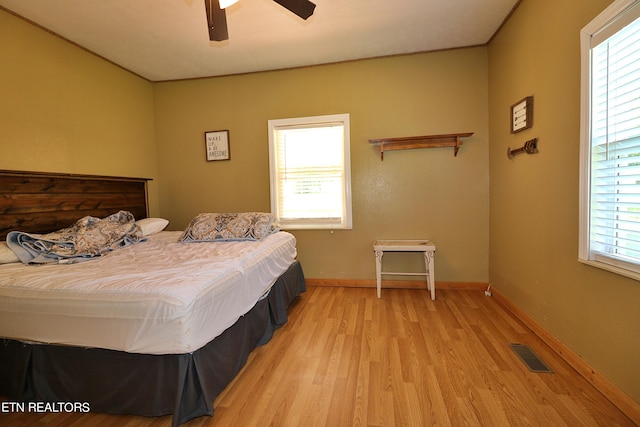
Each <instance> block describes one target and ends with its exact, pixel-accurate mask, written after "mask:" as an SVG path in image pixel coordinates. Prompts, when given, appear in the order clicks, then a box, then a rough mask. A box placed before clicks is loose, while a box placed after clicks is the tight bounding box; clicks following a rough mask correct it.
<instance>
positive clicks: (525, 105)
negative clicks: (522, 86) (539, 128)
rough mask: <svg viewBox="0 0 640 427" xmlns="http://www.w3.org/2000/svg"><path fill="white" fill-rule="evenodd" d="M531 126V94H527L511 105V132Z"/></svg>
mask: <svg viewBox="0 0 640 427" xmlns="http://www.w3.org/2000/svg"><path fill="white" fill-rule="evenodd" d="M532 126H533V96H527V97H526V98H524V99H521V100H520V101H518V102H516V103H515V104H513V105H512V106H511V133H517V132H520V131H523V130H525V129H529V128H530V127H532Z"/></svg>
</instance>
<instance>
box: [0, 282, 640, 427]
mask: <svg viewBox="0 0 640 427" xmlns="http://www.w3.org/2000/svg"><path fill="white" fill-rule="evenodd" d="M375 294H376V293H375V289H362V288H336V287H310V288H309V289H308V291H307V292H306V293H305V294H303V295H302V296H301V297H300V298H299V299H298V300H297V301H296V302H294V304H293V305H292V307H291V308H290V318H289V322H288V323H287V324H286V325H285V326H284V327H282V328H281V329H280V330H278V331H277V332H276V333H275V335H274V337H273V339H272V340H271V341H270V342H269V343H267V344H266V345H264V346H262V347H260V348H258V349H256V350H254V352H253V353H252V354H251V355H250V357H249V361H248V363H247V365H246V366H245V367H244V369H243V370H242V371H241V372H240V374H239V375H238V376H237V377H236V379H235V380H234V381H233V382H232V383H231V384H230V385H229V386H228V387H227V388H226V389H225V390H224V392H223V393H222V394H221V395H220V396H219V397H218V399H217V400H216V402H215V413H214V415H213V417H201V418H198V419H195V420H192V421H190V422H189V423H187V424H184V426H185V427H204V426H216V427H218V426H305V427H306V426H332V427H333V426H362V427H364V426H411V427H413V426H436V425H437V426H465V425H466V426H632V425H634V424H633V423H632V422H631V420H629V419H628V418H627V417H626V416H625V415H624V414H623V413H622V412H620V411H619V410H618V409H617V408H616V407H615V406H613V405H612V404H611V403H610V402H609V401H608V400H607V399H606V398H605V397H603V396H602V395H601V394H600V393H599V392H598V391H597V390H596V389H594V388H593V386H591V384H589V383H588V382H587V381H585V380H584V379H582V378H581V377H580V376H579V375H578V374H577V373H576V372H575V371H574V370H573V369H572V368H570V367H569V366H568V365H567V364H566V363H565V362H564V361H563V360H562V359H560V358H559V357H558V356H557V355H556V354H555V353H553V352H552V351H551V350H550V349H549V348H548V347H547V346H546V345H545V344H544V343H542V342H541V341H540V340H539V339H538V338H537V337H536V336H534V335H533V334H532V333H531V332H530V331H529V330H528V329H527V328H526V327H525V326H524V325H523V324H521V323H520V322H519V321H518V320H516V319H514V318H513V317H512V316H511V315H510V314H508V313H507V312H505V310H503V309H502V308H501V306H500V305H498V304H497V303H496V302H495V300H493V299H491V298H487V297H485V296H484V294H483V292H479V291H464V290H438V293H437V297H436V298H437V299H436V300H435V301H431V300H430V299H429V294H428V292H427V291H424V290H401V289H385V290H383V298H382V299H378V298H376V295H375ZM514 342H515V343H522V344H527V345H529V346H530V347H531V348H532V349H533V350H534V352H535V353H536V354H538V355H539V356H540V357H541V358H542V359H543V361H544V362H545V363H546V364H547V365H548V366H549V367H550V368H551V369H553V371H554V373H544V374H541V373H532V372H530V371H529V370H528V369H527V368H526V366H525V365H524V364H523V363H522V362H521V361H520V359H518V357H517V356H516V355H515V354H514V353H513V352H512V351H511V349H510V348H509V343H514ZM0 425H2V426H10V427H13V426H23V425H29V426H48V427H57V426H74V427H83V426H91V427H94V426H104V427H108V426H114V427H115V426H118V427H120V426H130V427H152V426H163V427H164V426H169V425H171V419H170V417H159V418H144V417H136V416H116V415H106V414H15V413H12V414H6V413H5V414H0Z"/></svg>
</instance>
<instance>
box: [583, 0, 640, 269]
mask: <svg viewBox="0 0 640 427" xmlns="http://www.w3.org/2000/svg"><path fill="white" fill-rule="evenodd" d="M638 9H640V7H637V4H636V7H633V8H631V9H630V10H628V11H627V12H626V13H624V15H623V16H622V17H621V18H620V19H617V20H616V21H614V22H613V23H611V24H610V25H608V26H607V27H606V28H605V29H604V30H603V31H601V32H600V33H598V34H596V35H594V36H593V38H592V42H591V43H592V46H591V130H590V135H591V164H590V169H591V182H590V221H589V241H590V245H589V252H590V258H592V259H596V260H599V261H602V262H606V263H611V264H614V265H619V264H624V263H628V262H631V263H634V264H640V19H639V18H638Z"/></svg>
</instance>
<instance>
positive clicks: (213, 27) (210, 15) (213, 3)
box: [204, 0, 229, 42]
mask: <svg viewBox="0 0 640 427" xmlns="http://www.w3.org/2000/svg"><path fill="white" fill-rule="evenodd" d="M204 7H205V9H206V11H207V28H208V29H209V40H211V41H216V42H220V41H223V40H227V39H228V38H229V31H228V30H227V14H226V13H225V11H224V9H221V8H220V5H219V4H218V0H204Z"/></svg>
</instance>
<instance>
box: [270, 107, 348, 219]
mask: <svg viewBox="0 0 640 427" xmlns="http://www.w3.org/2000/svg"><path fill="white" fill-rule="evenodd" d="M349 119H350V117H349V114H333V115H324V116H311V117H295V118H286V119H276V120H269V121H268V129H269V173H270V191H271V212H272V213H273V214H274V215H275V218H276V221H277V222H278V224H279V225H280V228H282V229H284V230H287V229H289V230H295V229H351V228H352V211H351V161H350V146H351V141H350V133H351V132H350V123H349ZM330 124H339V125H341V126H342V129H343V132H342V134H343V135H342V194H340V195H337V197H341V199H342V200H341V205H342V212H341V215H340V218H313V217H302V218H285V217H284V215H283V213H282V212H281V203H280V198H281V197H283V195H282V194H280V191H279V189H280V188H281V187H280V185H279V183H278V177H279V176H280V174H279V171H278V165H279V164H281V162H278V158H277V152H278V150H277V149H278V147H277V143H278V142H277V141H278V138H277V133H278V131H280V130H286V129H301V128H310V127H311V128H313V127H327V126H328V125H330Z"/></svg>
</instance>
